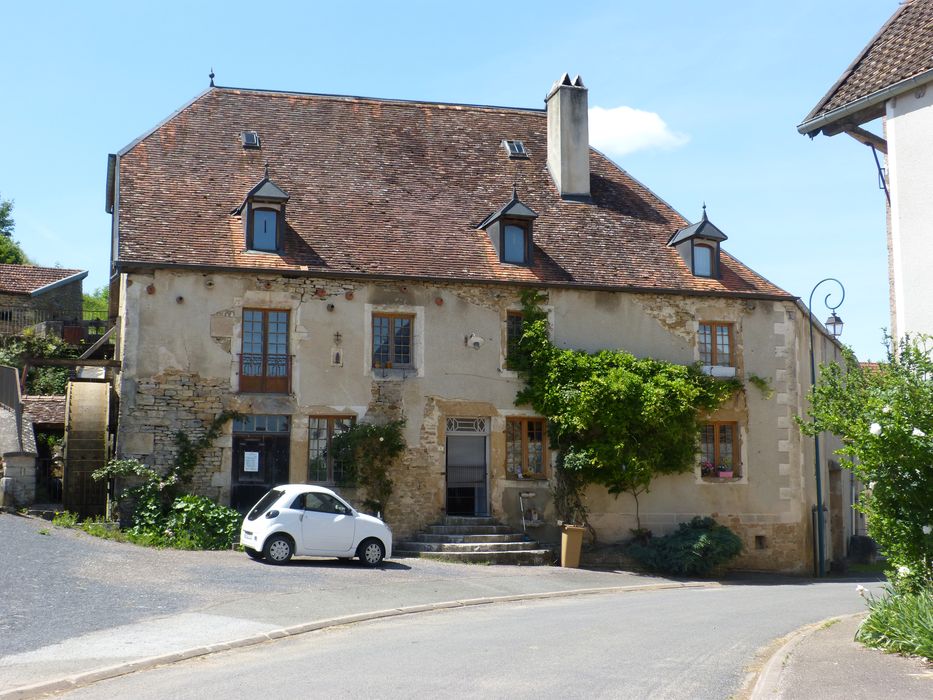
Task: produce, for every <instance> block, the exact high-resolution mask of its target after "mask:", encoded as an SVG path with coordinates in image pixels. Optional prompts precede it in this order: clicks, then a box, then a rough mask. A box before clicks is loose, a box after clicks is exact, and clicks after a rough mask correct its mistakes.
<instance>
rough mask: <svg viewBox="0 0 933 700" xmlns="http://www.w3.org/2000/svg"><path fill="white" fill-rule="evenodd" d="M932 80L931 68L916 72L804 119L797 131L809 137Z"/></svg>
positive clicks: (932, 72)
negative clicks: (844, 103) (840, 105)
mask: <svg viewBox="0 0 933 700" xmlns="http://www.w3.org/2000/svg"><path fill="white" fill-rule="evenodd" d="M931 80H933V68H931V69H929V70H926V71H924V72H923V73H918V74H917V75H915V76H913V77H912V78H907V79H906V80H902V81H900V82H899V83H894V85H889V86H888V87H886V88H883V89H881V90H878V91H877V92H873V93H872V94H870V95H866V96H865V97H860V98H859V99H857V100H855V101H854V102H850V103H848V104H846V105H843V106H842V107H837V108H836V109H834V110H832V111H831V112H826V113H825V114H823V115H822V116H820V117H816V118H815V119H811V120H810V121H805V122H804V123H803V124H800V125H799V126H798V127H797V131H798V132H799V133H801V134H806V135H807V136H809V137H810V138H813V137H815V136H816V135H817V134H818V133H819V132H820V130H821V129H823V128H825V127H827V126H829V125H830V124H832V123H834V122H838V121H842V120H843V119H845V118H846V117H848V116H851V115H853V114H856V113H858V112H861V111H862V110H864V109H867V108H868V107H874V106H875V105H878V104H883V103H884V102H887V100H888V99H890V98H891V97H895V96H897V95H900V94H901V93H904V92H907V91H908V90H910V89H911V88H913V87H916V86H918V85H920V84H923V83H927V82H930V81H931Z"/></svg>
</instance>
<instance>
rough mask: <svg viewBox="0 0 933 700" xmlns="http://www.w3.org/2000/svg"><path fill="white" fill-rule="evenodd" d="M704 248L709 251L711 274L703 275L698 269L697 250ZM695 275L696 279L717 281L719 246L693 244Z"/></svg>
mask: <svg viewBox="0 0 933 700" xmlns="http://www.w3.org/2000/svg"><path fill="white" fill-rule="evenodd" d="M699 248H704V249H705V250H708V251H709V274H703V273H702V272H700V271H699V270H698V268H697V250H698V249H699ZM693 274H694V276H695V277H705V278H706V279H716V278H717V277H719V265H718V262H717V246H714V245H711V244H709V243H694V244H693Z"/></svg>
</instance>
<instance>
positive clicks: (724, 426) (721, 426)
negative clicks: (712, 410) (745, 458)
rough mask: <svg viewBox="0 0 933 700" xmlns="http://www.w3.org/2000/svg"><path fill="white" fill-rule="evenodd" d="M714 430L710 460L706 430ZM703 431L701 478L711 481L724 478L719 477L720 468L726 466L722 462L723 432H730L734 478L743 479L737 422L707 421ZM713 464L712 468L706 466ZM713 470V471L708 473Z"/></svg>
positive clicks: (701, 439) (702, 428)
mask: <svg viewBox="0 0 933 700" xmlns="http://www.w3.org/2000/svg"><path fill="white" fill-rule="evenodd" d="M708 428H712V430H713V442H712V447H713V459H712V460H709V453H708V451H707V450H706V448H705V438H706V430H707V429H708ZM701 430H702V431H703V432H702V433H701V436H700V476H701V477H703V478H710V479H720V478H724V477H720V476H719V466H720V465H722V464H724V462H723V460H722V454H721V450H722V445H723V441H722V437H721V436H722V431H723V430H728V431H730V432H731V439H732V457H731V459H732V465H731V466H732V478H733V479H735V478H741V477H742V470H741V466H742V465H741V460H740V459H739V455H740V451H739V424H738V422H737V421H728V420H723V421H713V420H711V421H705V422H704V423H703V425H702V427H701ZM709 462H711V466H710V467H707V466H705V465H706V464H707V463H709ZM709 469H711V470H712V471H706V470H709Z"/></svg>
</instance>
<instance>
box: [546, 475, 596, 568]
mask: <svg viewBox="0 0 933 700" xmlns="http://www.w3.org/2000/svg"><path fill="white" fill-rule="evenodd" d="M560 462H561V463H559V464H558V467H557V469H555V471H554V485H553V486H552V489H551V493H552V496H553V497H554V506H555V509H556V510H557V515H558V518H559V519H558V521H557V525H558V527H560V531H561V535H560V565H561V566H563V567H564V568H569V569H576V568H577V567H579V566H580V551H581V550H582V548H583V533H584V532H586V514H587V512H586V506H585V505H584V502H583V491H584V489H585V488H586V484H585V482H584V481H583V479H582V477H581V476H580V474H579V472H575V471H569V470H567V469H564V468H563V464H562V459H561V460H560Z"/></svg>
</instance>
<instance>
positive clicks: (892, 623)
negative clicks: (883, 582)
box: [855, 586, 933, 661]
mask: <svg viewBox="0 0 933 700" xmlns="http://www.w3.org/2000/svg"><path fill="white" fill-rule="evenodd" d="M868 608H869V610H870V611H871V612H870V613H869V615H868V617H867V618H866V619H865V621H864V622H862V624H861V626H860V627H859V629H858V632H857V633H856V635H855V639H856V640H857V641H859V642H861V643H862V644H864V645H866V646H870V647H875V648H877V649H884V650H885V651H889V652H896V653H898V654H909V655H913V656H923V657H926V658H927V659H929V660H931V661H933V587H931V586H926V587H924V588H922V589H920V590H919V591H917V592H916V593H910V592H901V593H898V592H896V591H894V590H888V591H887V592H886V594H885V595H884V597H882V598H878V599H875V598H870V599H869V601H868Z"/></svg>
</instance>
